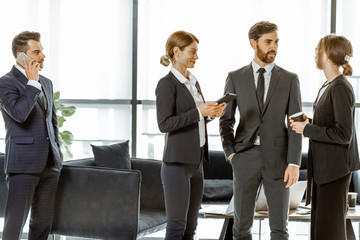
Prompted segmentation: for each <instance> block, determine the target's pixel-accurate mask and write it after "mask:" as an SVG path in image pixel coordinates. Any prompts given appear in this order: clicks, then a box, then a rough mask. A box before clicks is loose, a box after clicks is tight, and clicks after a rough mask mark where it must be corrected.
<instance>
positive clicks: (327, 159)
mask: <svg viewBox="0 0 360 240" xmlns="http://www.w3.org/2000/svg"><path fill="white" fill-rule="evenodd" d="M316 51H317V54H316V65H317V68H318V69H320V70H323V71H324V74H325V77H326V79H327V80H326V82H325V83H324V84H323V86H322V87H321V89H320V90H319V93H318V96H317V98H316V100H315V102H314V117H313V120H312V123H309V119H306V121H305V122H294V121H293V120H291V122H292V123H291V126H292V128H293V130H294V131H296V132H297V133H302V134H303V135H304V136H305V137H308V138H309V141H310V144H309V153H308V155H309V156H308V161H309V162H308V183H309V184H308V187H311V183H312V191H308V192H309V194H308V196H307V203H308V202H309V201H308V200H309V197H310V192H311V239H313V240H332V239H333V240H340V239H341V240H342V239H346V212H347V193H348V188H349V182H350V178H351V172H352V171H355V170H357V169H359V168H360V163H359V153H358V147H357V139H356V133H355V124H354V121H355V119H354V118H355V117H354V116H355V96H354V91H353V88H352V86H351V84H350V83H349V81H348V80H347V79H346V77H345V76H351V75H352V68H351V66H350V64H349V60H350V57H351V56H352V53H353V50H352V46H351V43H350V41H349V40H347V39H346V38H345V37H342V36H335V35H328V36H325V37H323V38H322V39H321V40H320V41H319V44H318V46H317V48H316ZM340 67H342V68H343V73H341V72H340V70H339V68H340ZM310 189H311V188H310Z"/></svg>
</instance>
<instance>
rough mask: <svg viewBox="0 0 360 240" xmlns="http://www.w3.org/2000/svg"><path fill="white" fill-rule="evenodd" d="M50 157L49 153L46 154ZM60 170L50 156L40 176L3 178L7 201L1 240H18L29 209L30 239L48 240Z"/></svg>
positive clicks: (15, 175)
mask: <svg viewBox="0 0 360 240" xmlns="http://www.w3.org/2000/svg"><path fill="white" fill-rule="evenodd" d="M49 155H51V154H49ZM59 176H60V170H59V169H57V168H56V167H55V164H54V163H53V160H52V157H51V158H50V159H49V160H48V163H47V165H46V167H45V169H44V171H43V172H42V173H40V174H22V173H20V174H16V173H11V174H8V175H7V176H6V181H7V186H8V198H7V202H6V207H5V222H4V230H3V234H2V239H3V240H16V239H20V238H21V235H22V230H23V227H24V225H25V222H26V219H27V216H28V214H29V210H30V207H31V215H30V224H29V237H28V239H30V240H47V238H48V236H49V233H50V230H51V225H52V220H53V216H54V204H55V196H56V190H57V184H58V181H59Z"/></svg>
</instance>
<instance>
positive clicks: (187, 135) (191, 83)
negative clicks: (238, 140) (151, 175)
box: [156, 31, 226, 240]
mask: <svg viewBox="0 0 360 240" xmlns="http://www.w3.org/2000/svg"><path fill="white" fill-rule="evenodd" d="M198 43H199V40H198V39H197V38H196V37H195V36H194V35H193V34H191V33H188V32H185V31H177V32H174V33H173V34H171V36H170V37H169V38H168V40H167V42H166V46H165V49H166V55H164V56H162V57H161V61H160V63H161V64H162V65H164V66H168V65H170V63H171V65H172V67H171V70H170V72H169V73H168V74H167V75H166V76H164V77H163V78H161V79H160V80H159V82H158V85H157V87H156V110H157V121H158V126H159V129H160V131H161V132H163V133H166V135H165V148H164V154H163V164H162V168H161V179H162V184H163V189H164V196H165V208H166V216H167V226H166V236H165V239H167V240H176V239H193V238H194V235H195V230H196V226H197V218H198V212H199V208H200V204H201V200H202V192H203V178H204V177H203V167H202V161H203V159H205V160H208V142H207V130H206V123H207V122H208V121H209V119H210V118H215V117H220V116H221V114H222V113H223V110H224V108H225V106H226V104H225V103H205V102H204V97H203V94H202V92H201V89H200V85H199V82H198V81H197V79H196V78H195V76H194V75H193V74H192V73H191V72H190V71H189V70H188V68H193V67H194V66H195V62H196V60H197V59H198V58H199V57H198V55H197V50H198ZM209 117H210V118H209Z"/></svg>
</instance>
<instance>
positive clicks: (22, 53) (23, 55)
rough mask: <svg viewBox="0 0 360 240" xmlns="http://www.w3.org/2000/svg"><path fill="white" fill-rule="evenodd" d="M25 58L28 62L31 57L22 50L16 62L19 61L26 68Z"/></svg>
mask: <svg viewBox="0 0 360 240" xmlns="http://www.w3.org/2000/svg"><path fill="white" fill-rule="evenodd" d="M23 58H25V61H26V62H29V61H30V60H31V59H30V58H29V57H28V55H26V54H25V53H24V52H21V53H20V54H19V56H18V57H17V58H16V62H17V63H19V64H20V65H21V66H22V67H23V68H25V66H24V62H23Z"/></svg>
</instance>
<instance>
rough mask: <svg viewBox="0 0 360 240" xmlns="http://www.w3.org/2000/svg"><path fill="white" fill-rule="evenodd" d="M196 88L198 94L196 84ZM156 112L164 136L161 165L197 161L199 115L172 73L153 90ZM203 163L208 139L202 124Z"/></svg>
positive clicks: (198, 86) (191, 100) (187, 94)
mask: <svg viewBox="0 0 360 240" xmlns="http://www.w3.org/2000/svg"><path fill="white" fill-rule="evenodd" d="M197 88H198V90H199V92H200V94H201V95H202V93H201V89H200V85H199V84H198V83H197ZM155 94H156V112H157V122H158V126H159V129H160V131H161V132H162V133H165V134H166V135H165V147H164V154H163V161H164V162H178V163H190V164H197V163H199V160H200V157H201V156H200V154H201V152H200V137H199V125H198V122H199V120H200V119H199V112H198V110H197V108H196V104H195V101H194V99H193V97H192V95H191V93H190V92H189V90H188V89H187V88H186V86H185V85H184V84H182V83H180V82H179V81H178V80H177V79H176V77H175V76H174V74H172V73H171V72H169V74H167V75H166V76H165V77H163V78H162V79H160V80H159V82H158V85H157V87H156V91H155ZM205 137H206V143H205V146H204V149H205V152H204V154H205V156H204V157H205V160H208V140H207V131H206V124H205Z"/></svg>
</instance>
